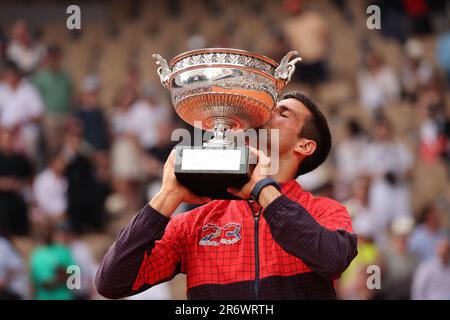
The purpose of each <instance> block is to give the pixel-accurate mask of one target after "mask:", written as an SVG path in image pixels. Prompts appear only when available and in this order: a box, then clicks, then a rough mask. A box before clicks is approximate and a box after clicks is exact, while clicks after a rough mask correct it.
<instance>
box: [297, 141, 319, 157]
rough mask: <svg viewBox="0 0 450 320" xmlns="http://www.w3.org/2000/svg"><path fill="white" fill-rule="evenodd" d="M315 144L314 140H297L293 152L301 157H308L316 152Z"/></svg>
mask: <svg viewBox="0 0 450 320" xmlns="http://www.w3.org/2000/svg"><path fill="white" fill-rule="evenodd" d="M316 148H317V144H316V142H315V141H314V140H309V139H306V138H299V139H298V140H297V144H296V145H295V149H294V151H295V152H296V153H298V154H299V155H301V156H303V157H308V156H310V155H312V154H313V153H314V151H316Z"/></svg>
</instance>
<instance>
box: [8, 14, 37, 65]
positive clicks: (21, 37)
mask: <svg viewBox="0 0 450 320" xmlns="http://www.w3.org/2000/svg"><path fill="white" fill-rule="evenodd" d="M7 56H8V58H9V59H10V60H12V61H14V62H15V63H16V64H17V65H18V67H19V68H20V70H21V71H22V72H24V73H25V74H31V73H33V72H34V71H35V70H36V69H37V67H38V66H39V64H40V63H41V61H42V59H43V58H44V56H45V47H44V45H42V44H41V43H40V42H38V41H36V39H33V36H32V35H31V33H30V30H29V28H28V24H27V23H26V22H25V21H23V20H20V21H17V22H16V23H14V25H13V26H12V28H11V41H10V43H9V45H8V48H7Z"/></svg>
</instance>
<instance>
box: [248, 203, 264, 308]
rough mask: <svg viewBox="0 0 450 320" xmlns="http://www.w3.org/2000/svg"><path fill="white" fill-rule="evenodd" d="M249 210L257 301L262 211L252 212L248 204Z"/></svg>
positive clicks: (257, 296)
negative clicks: (253, 244)
mask: <svg viewBox="0 0 450 320" xmlns="http://www.w3.org/2000/svg"><path fill="white" fill-rule="evenodd" d="M248 205H249V207H250V210H251V211H252V216H253V221H254V233H255V235H254V236H255V238H254V242H255V299H256V300H258V299H259V217H260V216H261V211H262V209H260V210H259V212H258V213H255V212H254V211H253V207H252V205H251V204H250V203H249V202H248Z"/></svg>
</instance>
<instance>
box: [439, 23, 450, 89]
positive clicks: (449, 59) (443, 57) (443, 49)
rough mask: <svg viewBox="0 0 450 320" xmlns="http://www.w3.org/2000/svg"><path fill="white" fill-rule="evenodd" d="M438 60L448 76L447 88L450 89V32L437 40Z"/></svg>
mask: <svg viewBox="0 0 450 320" xmlns="http://www.w3.org/2000/svg"><path fill="white" fill-rule="evenodd" d="M436 60H437V62H438V64H439V65H440V67H441V68H442V69H443V70H444V72H445V73H446V75H447V87H448V88H450V30H448V31H447V32H444V33H442V34H441V35H440V36H439V38H438V39H437V44H436Z"/></svg>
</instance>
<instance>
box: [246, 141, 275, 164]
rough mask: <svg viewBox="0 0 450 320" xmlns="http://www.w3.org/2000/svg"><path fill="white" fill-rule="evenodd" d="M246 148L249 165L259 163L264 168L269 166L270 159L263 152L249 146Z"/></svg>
mask: <svg viewBox="0 0 450 320" xmlns="http://www.w3.org/2000/svg"><path fill="white" fill-rule="evenodd" d="M248 148H249V150H250V160H251V162H250V163H252V162H253V161H254V163H260V164H261V165H264V166H269V165H270V158H269V157H268V156H267V155H266V154H265V153H264V152H263V151H261V150H258V149H256V148H253V147H251V146H249V147H248Z"/></svg>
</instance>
